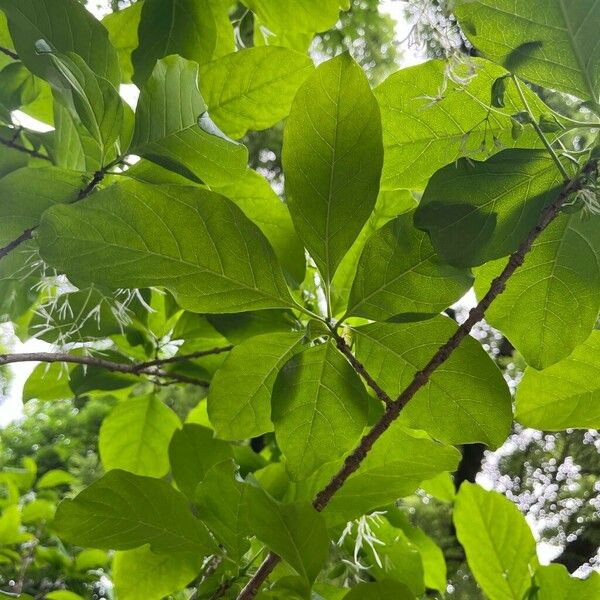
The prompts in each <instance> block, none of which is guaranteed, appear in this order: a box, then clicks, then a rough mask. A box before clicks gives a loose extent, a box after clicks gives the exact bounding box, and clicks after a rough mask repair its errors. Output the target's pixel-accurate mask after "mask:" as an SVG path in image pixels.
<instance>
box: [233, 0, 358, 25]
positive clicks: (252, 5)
mask: <svg viewBox="0 0 600 600" xmlns="http://www.w3.org/2000/svg"><path fill="white" fill-rule="evenodd" d="M244 4H245V5H246V6H247V7H248V8H249V9H250V10H252V12H254V13H255V14H256V16H257V17H258V18H259V19H260V21H261V23H262V24H263V25H264V26H265V27H267V29H269V30H270V31H273V32H274V33H280V32H285V31H292V32H303V33H316V32H318V31H326V30H327V29H330V28H331V27H333V25H335V23H336V21H337V20H338V14H339V12H340V7H342V8H344V9H348V8H349V6H348V4H349V3H348V2H347V1H346V0H322V1H321V2H318V3H317V2H300V1H298V0H244Z"/></svg>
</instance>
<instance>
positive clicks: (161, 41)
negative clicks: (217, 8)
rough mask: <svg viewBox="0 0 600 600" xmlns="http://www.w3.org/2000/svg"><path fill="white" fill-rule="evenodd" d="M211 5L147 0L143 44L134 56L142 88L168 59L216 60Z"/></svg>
mask: <svg viewBox="0 0 600 600" xmlns="http://www.w3.org/2000/svg"><path fill="white" fill-rule="evenodd" d="M210 4H211V3H210V2H208V1H207V0H145V2H144V5H143V6H142V14H141V20H140V24H139V29H138V36H139V45H138V47H137V48H136V49H135V50H134V51H133V53H132V55H131V62H132V63H133V67H134V74H133V82H134V83H135V84H136V85H137V86H138V87H140V86H141V85H142V84H144V82H145V81H146V80H147V79H148V78H149V77H150V75H151V73H152V71H153V69H154V66H155V64H156V61H157V60H159V59H161V58H164V57H165V56H169V55H171V54H173V55H174V54H178V55H179V56H181V57H183V58H187V59H189V60H193V61H195V62H197V63H204V62H208V61H209V60H211V59H212V57H213V53H214V50H215V46H216V42H217V29H216V23H215V19H214V16H213V14H212V11H211V8H210Z"/></svg>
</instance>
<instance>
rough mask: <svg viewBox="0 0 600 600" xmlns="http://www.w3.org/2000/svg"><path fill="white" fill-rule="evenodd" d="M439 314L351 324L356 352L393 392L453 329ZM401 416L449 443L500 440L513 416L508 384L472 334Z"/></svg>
mask: <svg viewBox="0 0 600 600" xmlns="http://www.w3.org/2000/svg"><path fill="white" fill-rule="evenodd" d="M456 328H457V325H456V324H455V323H454V321H452V320H451V319H448V318H446V317H442V316H438V317H435V318H433V319H430V320H428V321H421V322H417V323H406V324H388V323H379V324H375V323H374V324H371V325H365V326H363V327H359V328H357V329H356V330H355V333H356V355H357V356H358V358H359V360H360V361H361V362H362V363H363V364H364V365H365V367H366V369H367V371H368V372H369V373H370V374H371V376H372V377H373V378H374V379H375V381H377V382H378V383H379V384H380V385H381V386H382V387H383V389H384V390H385V391H386V392H387V393H388V394H389V395H390V396H391V397H392V398H395V397H397V396H398V395H399V394H400V392H402V391H403V390H404V389H405V388H406V387H407V386H408V384H409V383H410V382H411V381H412V379H413V377H414V375H415V373H416V372H417V371H418V370H420V369H422V368H423V367H424V366H425V365H426V364H427V363H428V362H429V360H430V359H431V357H432V356H433V355H434V354H435V353H436V352H437V350H438V349H439V347H440V346H442V344H444V343H445V342H446V341H447V340H448V339H449V338H450V337H451V336H452V335H453V334H454V333H455V332H456ZM400 420H401V421H402V422H404V423H406V424H408V425H409V426H411V427H418V428H421V429H425V431H427V432H428V433H430V434H431V435H432V436H433V437H435V438H437V439H440V440H443V441H445V442H449V443H451V444H472V443H475V442H483V443H485V444H487V445H488V446H490V447H492V448H497V447H498V446H500V445H501V444H502V443H503V442H504V440H505V439H506V436H507V435H508V433H509V431H510V425H511V422H512V409H511V400H510V393H509V390H508V386H507V385H506V382H505V381H504V379H503V377H502V374H501V372H500V370H499V369H498V367H497V366H496V365H495V364H494V362H493V361H492V359H491V358H490V357H489V356H488V355H487V353H486V352H485V350H483V348H482V347H481V345H480V344H479V342H477V341H476V340H474V339H473V338H471V337H467V338H466V339H465V340H463V341H462V343H461V344H460V346H459V347H458V348H457V349H456V350H455V351H454V352H453V353H452V354H451V355H450V357H449V358H448V360H447V361H445V362H444V363H443V364H442V365H441V366H440V367H439V368H438V369H436V371H435V372H434V373H433V374H432V375H431V378H430V380H429V381H428V383H427V384H426V385H425V386H424V387H423V388H421V389H420V390H419V391H418V392H417V393H416V394H415V397H414V398H413V399H412V400H411V401H410V402H409V404H408V405H407V406H406V408H404V410H403V411H402V414H401V416H400Z"/></svg>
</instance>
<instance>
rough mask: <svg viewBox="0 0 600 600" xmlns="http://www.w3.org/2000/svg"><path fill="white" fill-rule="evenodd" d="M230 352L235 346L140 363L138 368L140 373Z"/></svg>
mask: <svg viewBox="0 0 600 600" xmlns="http://www.w3.org/2000/svg"><path fill="white" fill-rule="evenodd" d="M230 350H233V346H219V347H216V348H211V349H210V350H199V351H198V352H192V353H191V354H181V355H179V356H172V357H171V358H157V359H156V360H149V361H148V362H143V363H139V364H138V365H137V368H138V371H139V370H140V369H141V370H143V369H148V368H149V367H155V366H159V365H167V364H169V363H176V362H182V361H185V360H192V359H194V358H202V357H203V356H211V355H214V354H222V353H223V352H229V351H230Z"/></svg>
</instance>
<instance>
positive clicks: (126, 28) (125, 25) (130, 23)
mask: <svg viewBox="0 0 600 600" xmlns="http://www.w3.org/2000/svg"><path fill="white" fill-rule="evenodd" d="M143 6H144V3H143V2H136V3H135V4H132V5H131V6H128V7H126V8H121V9H120V10H118V11H117V12H113V13H109V14H108V15H106V16H105V17H104V18H103V19H102V25H104V27H106V29H107V31H108V39H109V40H110V43H111V44H112V45H113V47H114V48H115V50H116V51H117V56H118V57H119V65H120V66H121V82H122V83H131V79H132V77H133V64H132V63H131V53H132V52H133V51H134V50H135V49H136V48H137V47H138V44H139V42H138V27H139V24H140V19H141V15H142V7H143Z"/></svg>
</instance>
